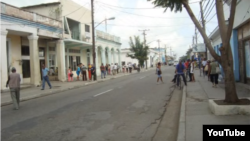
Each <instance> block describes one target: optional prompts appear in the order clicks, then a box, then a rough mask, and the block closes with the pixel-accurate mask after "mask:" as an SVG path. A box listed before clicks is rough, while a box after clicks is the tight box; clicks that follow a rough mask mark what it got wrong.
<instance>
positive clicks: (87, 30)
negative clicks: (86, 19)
mask: <svg viewBox="0 0 250 141" xmlns="http://www.w3.org/2000/svg"><path fill="white" fill-rule="evenodd" d="M85 32H90V27H89V25H86V24H85Z"/></svg>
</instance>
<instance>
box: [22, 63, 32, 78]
mask: <svg viewBox="0 0 250 141" xmlns="http://www.w3.org/2000/svg"><path fill="white" fill-rule="evenodd" d="M22 71H23V78H30V60H22Z"/></svg>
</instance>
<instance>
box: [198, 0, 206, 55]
mask: <svg viewBox="0 0 250 141" xmlns="http://www.w3.org/2000/svg"><path fill="white" fill-rule="evenodd" d="M202 2H203V0H201V1H200V9H201V22H202V27H203V30H204V32H205V33H206V23H205V20H204V13H203V8H202ZM204 44H205V40H204ZM205 49H206V52H205V58H207V46H206V44H205Z"/></svg>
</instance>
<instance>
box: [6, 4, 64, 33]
mask: <svg viewBox="0 0 250 141" xmlns="http://www.w3.org/2000/svg"><path fill="white" fill-rule="evenodd" d="M4 15H6V16H11V17H16V18H20V19H23V20H28V21H30V22H32V23H40V24H43V25H47V26H52V27H56V28H62V22H61V21H58V20H56V19H52V18H49V17H46V16H43V15H40V14H37V13H33V12H29V11H25V10H23V9H20V8H17V7H14V6H12V5H9V4H6V3H3V2H1V16H4Z"/></svg>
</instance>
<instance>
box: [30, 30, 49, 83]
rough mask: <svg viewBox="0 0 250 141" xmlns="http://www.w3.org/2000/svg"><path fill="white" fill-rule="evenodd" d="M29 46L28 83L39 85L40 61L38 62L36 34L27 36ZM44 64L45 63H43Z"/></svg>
mask: <svg viewBox="0 0 250 141" xmlns="http://www.w3.org/2000/svg"><path fill="white" fill-rule="evenodd" d="M28 39H29V48H30V83H31V84H33V85H35V86H39V85H40V81H41V73H40V68H41V67H40V66H39V65H40V62H39V55H38V52H39V48H38V36H37V35H35V34H32V35H30V36H28ZM45 65H46V64H45Z"/></svg>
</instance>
